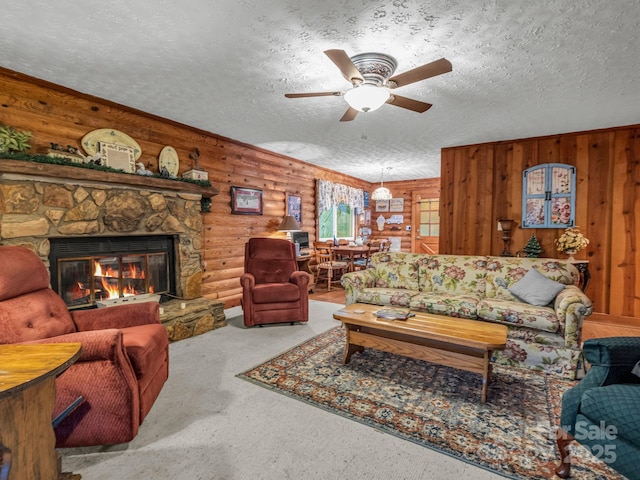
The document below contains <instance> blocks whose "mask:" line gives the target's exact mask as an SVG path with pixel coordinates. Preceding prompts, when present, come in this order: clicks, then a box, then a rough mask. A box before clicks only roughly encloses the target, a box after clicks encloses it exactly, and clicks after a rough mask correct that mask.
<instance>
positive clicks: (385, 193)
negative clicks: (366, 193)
mask: <svg viewBox="0 0 640 480" xmlns="http://www.w3.org/2000/svg"><path fill="white" fill-rule="evenodd" d="M392 198H393V195H391V191H390V190H389V189H388V188H387V187H382V186H381V187H378V188H376V189H375V190H374V191H373V193H371V199H372V200H391V199H392Z"/></svg>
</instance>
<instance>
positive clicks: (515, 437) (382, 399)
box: [237, 327, 624, 480]
mask: <svg viewBox="0 0 640 480" xmlns="http://www.w3.org/2000/svg"><path fill="white" fill-rule="evenodd" d="M344 343H345V337H344V330H343V328H342V327H336V328H333V329H331V330H329V331H328V332H325V333H323V334H320V335H318V336H316V337H314V338H312V339H310V340H308V341H306V342H304V343H302V344H301V345H298V346H297V347H294V348H292V349H290V350H288V351H286V352H284V353H282V354H280V355H278V356H277V357H275V358H273V359H271V360H268V361H266V362H264V363H262V364H261V365H258V366H256V367H254V368H252V369H250V370H248V371H246V372H243V373H240V374H238V375H237V376H238V377H239V378H241V379H244V380H247V381H250V382H252V383H255V384H257V385H260V386H262V387H266V388H269V389H271V390H274V391H276V392H279V393H282V394H284V395H287V396H289V397H292V398H295V399H297V400H300V401H303V402H306V403H308V404H309V405H313V406H315V407H319V408H322V409H325V410H327V411H329V412H332V413H335V414H337V415H342V416H344V417H347V418H349V419H351V420H354V421H358V422H361V423H363V424H365V425H369V426H371V427H373V428H375V429H378V430H380V431H383V432H386V433H388V434H391V435H395V436H397V437H400V438H402V439H405V440H407V441H411V442H414V443H417V444H419V445H422V446H424V447H427V448H431V449H435V450H437V451H440V452H442V453H445V454H448V455H450V456H452V457H455V458H458V459H460V460H462V461H465V462H468V463H471V464H474V465H477V466H479V467H482V468H484V469H487V470H490V471H492V472H495V473H498V474H500V475H503V476H505V477H507V478H515V479H525V478H527V479H531V478H532V479H548V478H554V473H553V472H554V468H555V466H556V465H557V462H558V461H559V454H558V453H557V451H556V446H555V431H556V426H557V425H558V423H559V416H560V410H561V407H560V401H561V397H562V393H563V392H564V391H565V390H567V389H568V388H570V387H571V386H572V385H574V382H570V381H567V380H562V379H560V378H556V377H552V376H549V375H546V374H542V373H538V372H534V371H531V370H524V369H518V368H506V367H501V366H498V365H496V366H494V369H493V376H492V381H491V384H490V386H489V393H488V397H487V403H486V404H482V403H481V402H480V391H481V384H482V378H481V376H480V375H478V374H474V373H470V372H464V371H461V370H456V369H452V368H449V367H444V366H439V365H435V364H432V363H428V362H425V361H422V360H415V359H411V358H407V357H402V356H398V355H394V354H390V353H385V352H381V351H377V350H373V349H365V350H364V351H363V352H359V353H356V354H354V355H353V356H352V357H351V361H350V362H349V363H348V364H347V365H343V364H342V355H343V349H344ZM571 452H572V457H573V459H572V460H573V461H572V469H571V473H572V477H573V478H579V479H581V480H584V479H590V480H605V479H606V480H610V479H620V480H623V479H624V477H622V476H620V475H618V474H617V473H615V472H614V471H613V470H612V469H610V468H609V467H607V466H606V464H604V463H603V462H600V461H598V460H597V459H596V458H595V457H593V456H591V455H590V453H589V452H588V450H587V449H585V448H584V447H582V446H581V445H579V444H577V443H576V442H573V443H572V446H571ZM556 478H557V477H556Z"/></svg>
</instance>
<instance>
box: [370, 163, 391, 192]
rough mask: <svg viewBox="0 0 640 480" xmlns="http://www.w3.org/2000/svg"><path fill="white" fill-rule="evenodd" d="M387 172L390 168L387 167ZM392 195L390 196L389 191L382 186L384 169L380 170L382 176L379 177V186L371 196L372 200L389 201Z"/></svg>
mask: <svg viewBox="0 0 640 480" xmlns="http://www.w3.org/2000/svg"><path fill="white" fill-rule="evenodd" d="M387 170H391V167H387ZM392 198H393V195H391V191H390V190H389V189H388V188H387V187H385V186H384V168H383V169H382V174H381V175H380V186H379V187H378V188H376V189H375V190H374V191H373V193H372V194H371V199H372V200H391V199H392Z"/></svg>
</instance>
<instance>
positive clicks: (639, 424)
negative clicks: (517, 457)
mask: <svg viewBox="0 0 640 480" xmlns="http://www.w3.org/2000/svg"><path fill="white" fill-rule="evenodd" d="M583 353H584V357H585V359H586V360H587V362H589V364H590V365H591V367H590V369H589V371H588V373H587V374H586V375H585V377H584V378H583V379H582V380H581V381H580V383H578V385H576V386H575V387H573V388H571V389H570V390H567V391H566V392H565V393H564V395H563V396H562V415H561V420H560V422H561V423H560V429H559V430H558V437H557V444H558V450H559V451H560V456H561V459H562V460H561V464H560V465H559V466H558V468H557V469H556V473H557V474H558V476H559V477H561V478H567V477H568V476H569V475H570V468H571V463H570V462H571V461H570V457H569V453H568V450H567V444H568V443H569V442H570V441H572V440H576V441H578V442H580V443H581V444H582V445H584V446H586V447H588V448H589V449H590V451H591V453H592V454H593V455H595V456H596V457H598V458H600V459H601V460H602V461H604V462H606V463H607V464H608V465H609V466H610V467H611V468H613V469H614V470H616V471H618V472H620V473H621V474H623V475H625V476H626V477H628V478H629V479H630V480H640V469H639V459H640V376H637V375H636V374H640V372H639V371H638V370H639V369H640V367H638V368H636V369H635V370H634V367H635V365H636V364H637V363H638V362H640V337H611V338H598V339H591V340H587V341H585V342H584V347H583ZM632 370H634V372H632Z"/></svg>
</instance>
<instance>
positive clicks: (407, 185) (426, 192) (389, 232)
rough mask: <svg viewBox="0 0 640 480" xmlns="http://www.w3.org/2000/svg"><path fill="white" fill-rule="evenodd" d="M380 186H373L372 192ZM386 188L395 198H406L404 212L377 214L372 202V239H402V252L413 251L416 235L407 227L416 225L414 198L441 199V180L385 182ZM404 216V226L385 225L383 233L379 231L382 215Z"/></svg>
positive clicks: (387, 216)
mask: <svg viewBox="0 0 640 480" xmlns="http://www.w3.org/2000/svg"><path fill="white" fill-rule="evenodd" d="M377 186H378V185H377V184H373V185H372V186H371V190H372V191H373V190H374V189H375V188H376V187H377ZM385 186H386V187H387V188H388V189H389V190H390V191H391V195H393V198H404V210H403V211H402V212H376V208H375V202H374V201H371V225H370V226H371V232H372V233H371V238H373V239H385V238H389V239H390V238H393V237H399V238H400V250H402V251H403V252H410V251H411V238H412V236H414V235H415V234H416V232H415V231H414V230H413V229H412V230H407V228H406V227H407V226H412V227H415V225H413V223H414V220H416V219H414V218H413V212H414V208H413V203H412V202H413V198H414V194H416V193H417V194H420V195H421V196H422V198H439V197H440V179H439V178H427V179H421V180H403V181H396V182H385ZM394 214H397V215H403V216H404V223H403V224H402V225H385V227H384V230H383V231H382V232H380V231H378V226H377V224H376V219H377V218H378V216H380V215H382V216H384V217H385V218H389V217H390V216H391V215H394Z"/></svg>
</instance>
